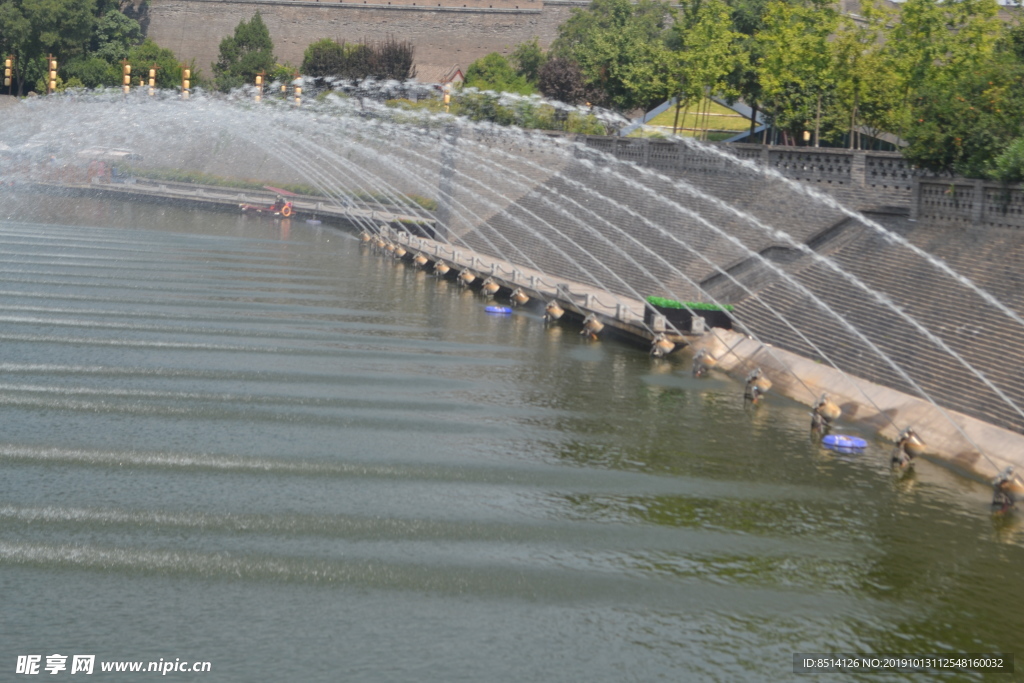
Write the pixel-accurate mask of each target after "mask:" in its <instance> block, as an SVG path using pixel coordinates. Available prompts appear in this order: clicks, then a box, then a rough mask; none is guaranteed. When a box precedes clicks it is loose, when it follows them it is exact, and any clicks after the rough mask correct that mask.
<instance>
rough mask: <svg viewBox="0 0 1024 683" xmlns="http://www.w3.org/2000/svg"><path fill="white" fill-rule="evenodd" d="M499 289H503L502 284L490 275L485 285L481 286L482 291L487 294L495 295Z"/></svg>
mask: <svg viewBox="0 0 1024 683" xmlns="http://www.w3.org/2000/svg"><path fill="white" fill-rule="evenodd" d="M499 289H501V285H499V284H498V283H497V282H495V281H494V278H492V277H489V278H487V279H486V280H484V284H483V287H482V288H481V291H482V292H483V293H484V294H486V295H487V296H494V295H495V294H497V293H498V290H499Z"/></svg>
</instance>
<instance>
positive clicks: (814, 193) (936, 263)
mask: <svg viewBox="0 0 1024 683" xmlns="http://www.w3.org/2000/svg"><path fill="white" fill-rule="evenodd" d="M686 144H693V145H698V144H699V143H696V141H694V142H693V143H690V142H688V141H687V142H686ZM700 149H701V150H706V151H711V152H712V153H713V154H715V155H717V156H720V157H722V158H724V159H727V160H729V161H732V162H733V163H737V164H740V165H742V166H744V167H745V168H748V169H751V170H754V171H756V172H757V173H760V174H762V175H768V176H770V177H772V178H776V179H778V180H781V181H782V182H784V183H785V184H786V185H788V186H790V187H791V188H793V189H795V190H798V191H800V192H801V193H803V194H805V195H807V196H809V197H812V198H814V199H817V200H818V201H820V202H822V203H824V204H825V205H826V206H829V207H830V208H833V209H836V210H837V211H841V212H842V213H843V214H845V215H846V216H849V217H850V218H855V219H857V220H858V221H860V222H861V223H863V224H864V225H866V226H868V227H869V228H871V229H872V230H875V231H876V232H877V233H878V234H880V235H881V236H882V237H884V238H885V239H886V240H889V241H891V242H895V243H897V244H899V245H900V246H902V247H906V248H907V249H908V250H910V251H911V252H913V253H914V254H917V255H918V256H920V257H921V258H922V259H924V260H925V261H927V262H928V263H929V264H930V265H931V266H932V267H934V268H936V269H937V270H939V271H941V272H943V273H945V274H946V275H948V276H949V277H951V278H953V279H955V280H956V281H957V282H959V283H960V284H962V285H964V286H965V287H967V288H968V289H970V290H971V291H973V292H974V293H975V294H977V295H978V296H979V297H981V299H982V300H984V301H985V302H986V303H988V304H990V305H992V306H994V307H996V308H998V309H999V310H1000V312H1002V313H1003V314H1005V315H1006V316H1007V317H1008V318H1010V319H1011V320H1013V321H1014V322H1016V323H1017V324H1018V325H1020V326H1021V327H1024V318H1021V317H1020V316H1019V315H1018V314H1017V313H1016V311H1014V310H1013V309H1011V308H1009V307H1008V306H1006V305H1005V304H1004V303H1002V302H1001V301H999V299H997V298H996V297H995V296H993V295H992V294H991V293H990V292H988V291H987V290H985V289H983V288H982V287H979V286H978V285H977V284H975V283H974V281H972V280H971V279H970V278H968V277H966V276H965V275H962V274H960V273H958V272H956V271H955V270H953V269H952V268H951V267H950V266H949V264H947V263H945V262H944V261H942V260H941V259H938V258H936V257H934V256H932V255H931V254H929V253H928V252H926V251H924V250H923V249H921V248H920V247H918V246H917V245H915V244H914V243H912V242H910V241H909V240H908V239H906V238H905V237H903V236H902V235H898V234H896V233H894V232H892V231H891V230H888V229H886V228H885V226H883V225H881V224H879V223H877V222H875V221H873V220H871V219H870V218H868V217H867V216H865V215H864V214H862V213H861V212H859V211H854V210H853V209H848V208H846V207H845V206H843V205H842V204H841V203H839V202H838V201H837V200H836V199H835V198H834V197H830V196H829V195H827V194H824V193H823V192H821V191H819V190H816V189H814V188H813V187H810V186H809V185H805V184H803V183H799V182H797V181H795V180H793V179H791V178H787V177H786V176H784V175H782V174H781V173H779V172H778V171H776V170H775V169H772V168H765V167H763V166H760V165H758V164H755V163H753V162H752V161H749V160H746V159H740V158H739V157H737V156H735V155H733V154H729V153H728V152H726V151H724V150H721V149H717V148H713V147H710V146H707V147H705V146H703V145H700Z"/></svg>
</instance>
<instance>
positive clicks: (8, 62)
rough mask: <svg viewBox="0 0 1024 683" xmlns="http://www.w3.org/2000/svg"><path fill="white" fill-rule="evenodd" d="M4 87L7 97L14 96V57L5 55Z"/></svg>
mask: <svg viewBox="0 0 1024 683" xmlns="http://www.w3.org/2000/svg"><path fill="white" fill-rule="evenodd" d="M4 87H5V88H7V94H8V95H13V94H14V55H7V59H5V60H4Z"/></svg>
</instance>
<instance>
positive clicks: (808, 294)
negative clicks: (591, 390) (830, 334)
mask: <svg viewBox="0 0 1024 683" xmlns="http://www.w3.org/2000/svg"><path fill="white" fill-rule="evenodd" d="M610 159H611V160H613V161H615V162H617V163H621V162H620V161H619V160H618V159H616V158H615V157H610ZM619 177H620V178H621V179H622V180H623V182H625V183H626V184H629V185H630V186H631V187H635V188H636V189H638V190H640V191H643V192H646V193H647V194H649V195H651V196H653V197H654V198H655V199H657V200H659V201H662V202H664V203H666V204H668V205H670V206H672V207H674V208H676V209H677V210H683V207H681V206H680V205H679V204H677V203H676V202H673V201H671V200H668V199H665V198H664V197H662V196H661V195H659V194H657V193H655V192H654V191H653V190H651V189H650V188H647V187H645V186H644V185H642V184H641V183H637V182H636V181H634V180H632V179H630V178H625V177H623V176H621V174H620V176H619ZM714 229H715V230H716V231H717V232H718V233H719V234H720V235H722V236H723V237H725V238H726V239H728V240H729V241H731V242H733V243H734V244H736V245H737V246H739V247H740V248H741V249H744V250H745V251H746V252H747V253H749V254H751V255H752V256H754V257H755V258H757V259H758V260H760V261H761V262H762V263H764V264H765V265H766V266H767V267H768V268H769V269H771V270H772V271H773V272H774V273H775V274H776V275H779V276H780V277H782V279H783V280H785V281H787V282H789V283H790V284H791V285H792V286H793V287H794V288H795V289H797V290H798V291H800V293H801V294H803V295H804V296H806V297H807V298H808V299H809V300H811V301H813V302H814V303H815V304H816V305H817V306H819V307H820V308H821V309H822V310H824V311H825V312H826V313H828V314H829V315H831V316H832V317H834V318H835V319H836V320H838V321H839V322H841V323H842V324H843V325H844V326H845V327H846V328H847V329H848V330H850V331H851V332H853V333H854V334H855V335H856V336H857V337H858V338H859V339H861V341H863V342H864V343H865V344H867V346H868V347H869V348H870V349H871V350H872V351H873V352H874V353H875V354H877V355H878V357H879V358H881V359H882V360H884V361H885V362H886V363H887V364H888V365H889V366H890V367H891V368H893V370H895V371H896V372H897V373H898V374H899V375H900V377H901V378H902V379H904V380H905V381H906V382H907V383H908V384H910V386H912V387H913V388H914V390H915V391H917V392H918V393H919V394H920V395H921V396H922V397H923V398H924V399H926V400H927V401H928V402H929V403H931V404H932V406H933V407H934V408H935V409H936V410H938V411H939V413H940V414H941V415H942V416H943V417H944V418H946V420H948V421H949V423H950V424H952V425H953V427H954V428H955V429H956V430H957V431H958V432H959V433H960V435H961V436H963V437H964V439H965V440H966V441H967V442H968V443H969V444H971V445H972V446H974V448H975V449H976V450H977V451H978V452H979V453H981V454H982V455H984V456H985V458H986V459H988V460H989V462H992V460H991V458H989V456H988V455H987V454H985V453H984V451H983V450H982V449H981V447H980V446H978V444H977V443H975V442H974V440H973V439H971V437H970V436H969V435H968V434H967V433H966V432H965V431H964V429H963V428H962V427H961V426H960V425H959V424H958V423H957V422H956V421H955V420H953V418H952V416H951V415H949V413H948V412H947V411H946V410H945V409H944V408H943V407H942V406H940V405H939V404H938V403H937V402H936V401H935V399H933V398H932V397H931V396H930V395H929V394H928V392H927V391H925V389H924V388H923V387H921V385H920V384H918V382H917V381H915V380H914V379H913V378H912V377H911V376H910V375H909V374H908V373H907V372H906V371H905V370H904V369H903V368H902V367H901V366H899V365H898V364H897V363H896V362H895V361H893V360H892V359H890V358H889V357H888V356H887V355H886V354H885V353H884V352H883V351H882V350H881V349H880V348H878V346H877V345H876V344H875V343H874V342H872V341H871V340H870V339H868V338H867V337H866V336H865V335H864V334H863V333H861V332H860V330H858V329H857V328H856V327H855V326H853V325H852V324H851V323H849V322H848V321H846V320H845V319H844V318H843V317H842V316H840V315H839V314H838V313H837V312H836V311H834V310H833V309H832V308H831V306H829V305H828V304H826V303H825V302H824V301H822V300H821V299H820V298H819V297H817V296H815V295H814V294H813V293H812V292H811V291H810V290H808V289H807V288H806V287H804V286H803V285H802V284H800V283H799V282H797V281H796V280H795V279H793V278H791V277H789V275H788V274H787V273H785V271H782V270H781V269H779V268H778V267H777V266H776V265H775V264H774V263H772V262H771V261H769V260H768V259H765V258H764V257H763V256H762V255H761V254H759V253H757V252H755V251H754V250H752V249H750V248H749V247H747V246H746V245H744V244H743V243H742V242H741V241H740V240H739V239H738V238H736V237H735V236H733V235H729V234H728V233H726V232H724V231H722V230H721V229H720V228H717V227H714ZM992 464H993V465H995V463H994V462H992Z"/></svg>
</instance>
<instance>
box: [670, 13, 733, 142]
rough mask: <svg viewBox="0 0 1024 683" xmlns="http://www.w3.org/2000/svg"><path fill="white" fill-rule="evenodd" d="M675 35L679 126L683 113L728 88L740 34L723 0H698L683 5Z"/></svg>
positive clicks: (674, 26)
mask: <svg viewBox="0 0 1024 683" xmlns="http://www.w3.org/2000/svg"><path fill="white" fill-rule="evenodd" d="M672 30H673V32H674V34H675V36H674V37H675V40H674V41H673V42H674V43H675V44H676V45H677V46H678V48H677V50H676V51H675V57H676V59H675V70H676V77H675V91H674V94H675V96H676V125H675V126H673V132H675V130H674V129H675V128H677V127H678V122H679V114H680V111H681V110H684V109H686V108H688V107H689V106H690V105H691V104H692V103H694V102H701V101H703V99H704V98H705V97H710V96H711V95H713V94H715V93H721V92H722V91H724V90H726V89H727V84H726V76H727V75H728V74H729V73H730V72H731V71H732V70H733V68H734V63H735V61H736V56H737V51H738V50H737V46H738V41H739V38H740V34H738V33H736V32H735V31H733V30H732V28H731V24H730V21H729V8H728V6H727V5H726V4H725V3H724V2H722V0H702V1H701V0H698V1H693V0H691V2H688V3H685V4H683V5H682V12H681V16H679V17H678V18H677V20H676V22H675V24H674V25H673V27H672Z"/></svg>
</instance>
